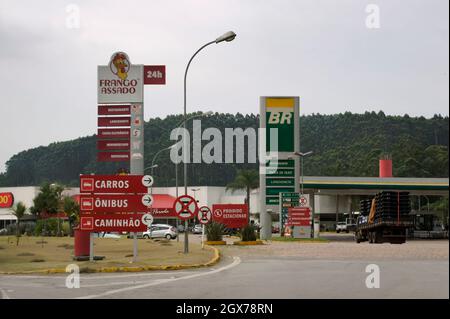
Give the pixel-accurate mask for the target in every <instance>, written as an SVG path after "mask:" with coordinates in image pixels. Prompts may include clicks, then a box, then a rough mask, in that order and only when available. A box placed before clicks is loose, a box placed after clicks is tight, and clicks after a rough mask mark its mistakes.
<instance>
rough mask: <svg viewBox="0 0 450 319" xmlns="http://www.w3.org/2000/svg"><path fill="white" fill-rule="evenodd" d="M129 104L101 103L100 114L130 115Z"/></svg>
mask: <svg viewBox="0 0 450 319" xmlns="http://www.w3.org/2000/svg"><path fill="white" fill-rule="evenodd" d="M130 113H131V112H130V106H129V105H99V106H98V115H130Z"/></svg>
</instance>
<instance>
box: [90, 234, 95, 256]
mask: <svg viewBox="0 0 450 319" xmlns="http://www.w3.org/2000/svg"><path fill="white" fill-rule="evenodd" d="M89 261H91V262H92V261H94V233H92V232H91V233H89Z"/></svg>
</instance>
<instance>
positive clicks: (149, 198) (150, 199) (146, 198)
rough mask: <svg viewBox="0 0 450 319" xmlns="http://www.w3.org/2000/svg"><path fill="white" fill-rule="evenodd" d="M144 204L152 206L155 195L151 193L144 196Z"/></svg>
mask: <svg viewBox="0 0 450 319" xmlns="http://www.w3.org/2000/svg"><path fill="white" fill-rule="evenodd" d="M142 204H144V205H145V206H147V207H148V206H152V204H153V197H152V195H150V194H145V195H144V196H142Z"/></svg>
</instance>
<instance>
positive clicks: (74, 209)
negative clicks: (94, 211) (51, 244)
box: [63, 196, 80, 235]
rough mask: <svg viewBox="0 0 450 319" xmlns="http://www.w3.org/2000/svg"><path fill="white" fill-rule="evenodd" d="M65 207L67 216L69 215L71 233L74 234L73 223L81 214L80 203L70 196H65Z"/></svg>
mask: <svg viewBox="0 0 450 319" xmlns="http://www.w3.org/2000/svg"><path fill="white" fill-rule="evenodd" d="M63 208H64V212H65V213H66V215H67V217H69V224H70V235H73V225H74V223H75V222H76V221H77V220H78V216H79V215H80V205H78V203H77V202H76V201H75V200H74V199H73V198H72V197H70V196H64V198H63Z"/></svg>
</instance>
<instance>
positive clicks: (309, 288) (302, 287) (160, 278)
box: [0, 241, 449, 299]
mask: <svg viewBox="0 0 450 319" xmlns="http://www.w3.org/2000/svg"><path fill="white" fill-rule="evenodd" d="M278 245H284V244H283V243H282V244H278ZM337 245H352V246H347V247H348V248H349V249H351V247H355V246H354V245H357V244H354V243H349V242H342V243H337ZM414 245H418V243H415V244H414ZM293 247H294V249H302V246H293ZM318 247H319V246H318ZM322 247H325V246H322ZM358 247H361V246H358ZM362 247H363V248H364V246H362ZM389 247H390V246H387V245H386V246H383V247H381V249H386V250H389V249H391V248H389ZM396 247H406V248H396V249H410V248H408V246H406V245H405V246H399V245H397V246H396ZM246 248H248V247H246ZM274 248H276V247H275V246H274ZM344 248H346V247H344ZM265 249H266V250H265V251H264V254H261V253H259V254H252V250H251V249H250V250H249V249H245V250H241V249H240V248H239V249H238V248H230V249H227V248H225V250H224V254H225V256H224V258H223V260H222V261H221V262H220V263H219V264H217V265H216V266H214V267H212V268H205V269H195V270H183V271H166V272H147V273H121V274H81V280H80V288H72V289H68V288H67V287H66V285H65V282H66V276H61V275H58V276H54V275H53V276H0V296H1V297H2V298H88V299H93V298H152V299H155V298H225V299H226V298H350V299H357V298H449V262H448V257H446V258H438V259H425V260H424V259H419V258H417V256H415V255H411V257H406V258H402V259H399V260H395V259H394V260H389V258H380V259H374V260H371V259H368V258H364V259H358V256H355V258H352V259H351V260H349V259H347V258H346V259H342V258H339V257H335V258H309V257H308V258H305V257H302V256H299V255H295V254H293V255H292V256H279V255H277V249H273V250H271V247H266V248H265ZM319 249H320V247H319ZM323 249H325V248H323ZM327 249H333V246H330V248H327ZM442 249H447V251H448V241H446V242H445V241H444V242H443V244H442ZM244 252H245V253H244ZM447 256H448V255H447ZM369 264H376V265H377V266H378V267H379V270H380V277H379V278H380V287H379V288H370V289H369V288H367V286H366V278H367V276H369V275H370V274H369V273H367V272H366V267H367V265H369Z"/></svg>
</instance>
